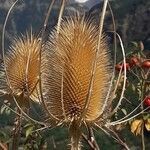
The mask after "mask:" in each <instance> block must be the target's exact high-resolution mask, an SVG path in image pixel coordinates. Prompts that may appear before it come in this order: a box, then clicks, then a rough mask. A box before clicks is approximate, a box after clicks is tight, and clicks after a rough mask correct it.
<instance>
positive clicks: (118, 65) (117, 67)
mask: <svg viewBox="0 0 150 150" xmlns="http://www.w3.org/2000/svg"><path fill="white" fill-rule="evenodd" d="M125 67H126V70H129V69H130V65H129V63H125ZM121 68H122V70H124V64H117V65H116V66H115V69H116V70H117V71H120V70H121Z"/></svg>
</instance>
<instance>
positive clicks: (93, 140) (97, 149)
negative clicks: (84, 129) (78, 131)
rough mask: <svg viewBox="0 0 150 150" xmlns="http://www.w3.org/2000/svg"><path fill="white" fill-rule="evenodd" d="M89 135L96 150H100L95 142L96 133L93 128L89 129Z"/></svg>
mask: <svg viewBox="0 0 150 150" xmlns="http://www.w3.org/2000/svg"><path fill="white" fill-rule="evenodd" d="M89 135H90V141H91V142H92V143H93V145H94V150H100V148H99V146H98V144H97V142H96V140H95V136H94V132H93V129H92V127H89Z"/></svg>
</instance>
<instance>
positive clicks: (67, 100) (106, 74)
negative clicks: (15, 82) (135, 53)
mask: <svg viewBox="0 0 150 150" xmlns="http://www.w3.org/2000/svg"><path fill="white" fill-rule="evenodd" d="M98 29H99V28H98V27H97V26H96V25H94V24H93V23H92V20H86V19H85V18H84V17H79V16H74V17H71V18H68V19H65V20H64V21H62V23H61V26H60V29H59V36H58V34H57V30H54V31H53V32H52V34H51V35H50V37H49V40H48V41H47V42H46V44H45V46H44V55H45V56H44V57H45V64H46V65H45V70H43V72H44V73H43V74H42V81H43V92H44V101H45V103H46V106H47V109H48V111H49V113H50V114H52V116H53V117H52V118H50V119H51V121H53V122H57V123H62V124H68V125H69V127H70V135H71V142H72V150H78V149H80V148H79V147H80V146H79V141H80V136H81V130H80V129H81V126H82V125H84V124H94V122H95V121H96V120H97V119H98V118H99V117H100V115H101V114H100V112H101V109H102V107H103V104H104V101H105V98H106V95H107V90H108V88H109V81H110V78H111V72H112V69H111V61H110V57H109V54H108V46H107V42H106V37H105V36H104V35H102V38H101V43H100V49H101V51H100V53H98V56H97V60H96V70H95V76H94V83H93V87H92V94H91V98H90V101H89V105H88V108H87V111H86V113H85V115H82V112H83V111H84V106H85V102H86V98H87V95H88V92H89V91H88V87H89V84H90V79H91V74H92V71H91V70H92V65H93V62H94V60H95V53H96V50H97V43H98V39H99V38H98V37H99V35H98V32H97V31H98ZM80 118H81V120H82V122H81V124H80V123H79V119H80Z"/></svg>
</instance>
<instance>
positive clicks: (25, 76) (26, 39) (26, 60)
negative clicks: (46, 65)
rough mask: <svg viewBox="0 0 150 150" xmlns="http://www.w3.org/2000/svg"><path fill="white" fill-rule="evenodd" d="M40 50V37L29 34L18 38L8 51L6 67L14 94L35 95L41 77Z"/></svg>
mask: <svg viewBox="0 0 150 150" xmlns="http://www.w3.org/2000/svg"><path fill="white" fill-rule="evenodd" d="M39 50H40V41H39V39H38V38H35V37H34V36H33V35H32V34H31V35H29V34H27V35H26V36H22V37H21V38H16V39H15V40H14V41H13V43H12V45H11V47H10V49H9V51H8V52H7V54H6V58H5V60H6V61H5V62H6V63H5V65H6V66H5V67H6V71H7V76H8V81H9V83H10V86H11V87H10V88H11V92H12V94H13V95H14V96H23V97H31V96H33V95H32V94H33V93H34V92H33V91H34V89H35V87H36V85H37V82H38V77H39V65H40V64H39V63H40V62H39ZM7 86H8V85H7Z"/></svg>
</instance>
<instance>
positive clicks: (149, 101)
mask: <svg viewBox="0 0 150 150" xmlns="http://www.w3.org/2000/svg"><path fill="white" fill-rule="evenodd" d="M144 105H145V106H150V96H147V97H146V98H145V99H144Z"/></svg>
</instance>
